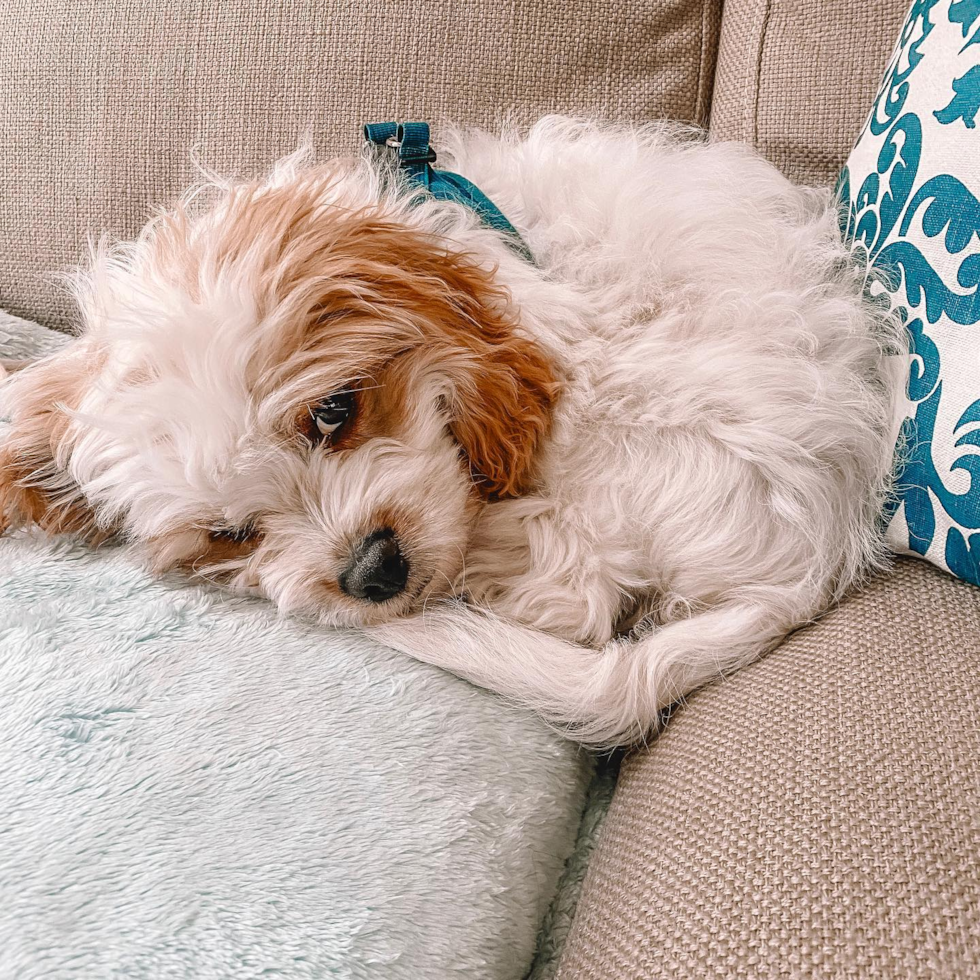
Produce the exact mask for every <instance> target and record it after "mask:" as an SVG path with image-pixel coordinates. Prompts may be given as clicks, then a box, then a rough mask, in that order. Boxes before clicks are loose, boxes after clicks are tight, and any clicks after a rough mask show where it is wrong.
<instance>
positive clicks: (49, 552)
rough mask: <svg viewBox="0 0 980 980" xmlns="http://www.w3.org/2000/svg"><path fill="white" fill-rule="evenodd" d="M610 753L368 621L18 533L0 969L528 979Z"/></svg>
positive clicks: (8, 670) (22, 339)
mask: <svg viewBox="0 0 980 980" xmlns="http://www.w3.org/2000/svg"><path fill="white" fill-rule="evenodd" d="M39 338H40V339H39ZM59 342H60V339H59V338H57V337H52V336H50V335H47V334H45V333H43V332H41V331H40V330H39V328H35V327H33V326H31V325H25V324H23V321H15V320H13V319H12V318H0V354H14V353H17V352H23V351H25V350H26V349H27V348H29V347H30V346H31V345H40V346H44V347H46V348H50V347H52V346H56V345H57V343H59ZM2 437H3V436H2V425H0V439H2ZM591 768H592V764H591V761H590V760H589V759H588V758H587V757H586V756H584V755H583V754H582V753H580V752H579V750H577V749H576V748H575V747H574V746H573V745H571V744H569V743H566V742H563V741H562V740H561V739H559V738H558V737H557V736H555V735H553V734H552V733H551V732H549V731H548V730H547V729H546V728H545V727H544V726H543V725H542V724H541V723H540V722H539V721H538V720H536V719H535V718H534V717H533V716H531V715H530V714H528V713H526V712H525V711H523V710H520V709H517V708H514V707H512V706H509V705H507V704H504V703H502V702H501V701H500V700H498V699H495V698H493V697H491V696H489V695H487V694H486V693H484V692H482V691H479V690H476V689H475V688H472V687H470V686H468V685H467V684H465V683H464V682H462V681H459V680H457V679H455V678H453V677H450V676H449V675H447V674H444V673H442V672H440V671H438V670H435V669H432V668H429V667H426V666H424V665H421V664H417V663H414V662H412V661H410V660H407V659H405V658H404V657H401V656H399V655H397V654H394V653H392V652H390V651H387V650H385V649H382V648H381V647H379V646H377V645H375V644H373V643H371V642H369V641H368V640H366V639H364V638H363V637H360V636H359V635H357V634H354V633H349V632H334V631H325V630H317V629H313V628H311V627H308V626H306V625H304V624H302V623H298V622H292V621H288V620H283V619H280V618H277V616H276V615H275V613H274V611H273V610H272V609H271V608H269V607H268V606H267V605H266V604H264V603H261V602H253V601H243V600H236V599H232V598H229V597H226V596H222V595H220V594H219V593H216V592H213V591H209V590H205V589H203V588H198V587H194V586H189V585H187V584H186V583H183V582H181V581H178V580H174V581H171V582H159V581H155V580H153V579H151V578H150V577H149V576H148V575H147V574H145V573H144V572H143V571H142V570H141V569H140V567H139V566H138V564H137V563H136V562H135V561H134V560H133V559H132V557H131V556H129V555H128V554H127V553H126V552H125V550H124V549H120V548H115V549H113V548H109V549H105V550H102V551H100V552H97V553H93V552H90V551H88V550H87V549H85V548H84V547H82V546H80V545H77V544H74V543H72V542H70V541H66V540H56V541H52V540H48V539H45V538H43V537H40V536H38V535H35V534H23V533H22V534H19V535H15V536H14V537H8V538H4V539H0V772H2V773H3V781H2V789H0V977H4V978H6V977H11V978H13V977H17V978H18V980H33V978H38V980H40V978H42V977H43V978H44V980H62V978H64V980H68V978H72V980H78V978H85V980H100V978H110V977H112V978H116V977H134V978H140V980H163V978H176V977H187V978H195V980H197V978H206V977H214V978H234V980H245V978H251V977H260V976H261V977H281V978H324V977H340V978H372V980H374V978H384V980H401V978H404V980H427V978H432V980H449V978H453V977H460V978H462V977H465V978H467V980H482V978H487V980H491V978H492V980H505V978H507V980H511V978H513V980H517V978H520V977H521V976H523V975H524V974H525V973H526V971H527V969H528V967H529V965H530V963H531V960H532V957H533V953H534V945H535V938H536V935H537V932H538V929H539V927H540V925H541V922H542V919H543V917H544V915H545V912H546V910H547V908H548V904H549V902H550V901H551V899H552V896H553V894H554V890H555V886H556V882H557V880H558V876H559V874H560V872H561V869H562V865H563V862H564V860H565V857H566V855H567V854H568V853H569V851H570V849H571V846H572V843H573V840H574V837H575V831H576V829H577V826H578V822H579V815H580V812H581V809H582V805H583V800H584V793H585V787H586V784H587V782H588V778H589V775H590V772H591Z"/></svg>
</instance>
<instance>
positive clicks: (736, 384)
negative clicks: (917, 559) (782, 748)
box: [0, 118, 899, 745]
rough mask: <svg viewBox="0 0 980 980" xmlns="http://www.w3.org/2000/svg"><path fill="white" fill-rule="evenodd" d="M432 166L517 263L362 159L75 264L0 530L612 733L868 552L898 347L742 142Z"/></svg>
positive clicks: (568, 143) (803, 212)
mask: <svg viewBox="0 0 980 980" xmlns="http://www.w3.org/2000/svg"><path fill="white" fill-rule="evenodd" d="M441 163H442V164H444V165H446V166H447V167H448V168H449V169H452V170H455V171H457V172H459V173H461V174H463V175H465V176H467V177H468V178H470V179H471V180H472V181H474V182H476V183H477V184H478V185H479V186H480V187H481V188H482V190H483V191H484V192H486V193H487V194H488V195H489V197H490V198H492V199H493V200H494V201H495V203H496V204H497V205H498V206H499V207H500V208H501V210H502V211H503V212H504V213H505V214H506V215H507V216H508V218H509V219H510V220H511V221H512V222H513V224H514V225H515V226H516V227H517V228H518V229H519V230H520V233H521V235H522V236H523V237H524V238H525V240H526V242H527V243H528V244H529V246H530V248H531V251H532V252H533V254H534V256H535V259H536V262H535V264H531V263H530V262H528V261H526V260H525V259H523V258H522V257H521V256H520V255H518V254H516V253H515V251H514V249H513V248H512V247H510V243H509V241H508V239H507V236H506V235H503V234H501V233H499V232H497V231H494V230H492V229H491V228H488V227H486V226H485V225H483V224H482V223H481V222H480V220H479V218H478V217H477V216H476V215H475V214H474V213H473V212H472V211H471V210H469V209H467V208H465V207H462V206H460V205H456V204H452V203H446V202H440V201H436V200H432V199H429V200H423V201H418V200H417V197H415V198H413V194H412V192H411V191H409V190H408V189H407V188H406V186H405V185H404V183H403V182H400V181H399V179H398V178H397V177H396V176H395V174H394V173H393V171H392V169H391V167H390V166H388V165H386V163H385V162H384V160H383V159H382V158H381V157H380V156H379V155H377V154H375V155H373V156H372V155H367V156H366V157H365V158H364V159H340V160H333V161H330V162H328V163H326V164H321V165H313V164H311V163H310V162H309V161H308V155H306V154H303V153H300V154H294V155H293V156H291V157H289V158H287V159H286V160H284V161H282V162H281V163H280V164H279V165H278V166H277V167H276V168H275V170H274V171H273V173H272V174H271V175H270V176H269V177H268V179H266V180H262V181H259V182H254V183H226V182H221V181H219V180H211V181H209V182H208V184H207V186H205V187H203V188H197V189H196V190H194V191H193V192H192V193H190V194H188V195H186V196H185V198H184V199H183V200H182V201H181V203H180V204H179V205H178V206H177V207H176V209H175V210H173V211H171V212H168V213H165V214H161V215H159V216H158V217H157V218H155V219H154V220H152V221H151V222H150V223H149V224H148V225H147V227H146V228H145V229H144V230H143V232H142V233H141V234H140V236H139V237H138V238H137V240H136V241H134V242H132V243H129V244H124V245H116V246H112V247H109V246H105V245H103V246H101V247H100V248H99V249H98V250H97V252H96V254H95V256H94V260H93V262H92V265H91V268H90V271H88V272H87V273H86V274H84V275H83V276H80V277H79V282H78V297H79V301H80V306H81V311H82V314H83V317H84V325H85V326H84V331H83V333H82V335H81V336H80V337H79V338H78V339H77V340H76V341H75V342H74V343H73V344H72V345H71V346H70V348H69V349H68V350H67V351H66V352H65V353H63V354H59V355H57V356H54V357H51V358H48V359H46V360H43V361H40V362H38V363H37V364H35V365H33V366H31V367H30V368H28V369H27V370H25V371H22V372H18V373H17V374H15V375H13V376H12V377H11V378H10V379H9V380H8V381H7V382H6V383H5V384H4V386H3V389H2V392H0V397H2V401H3V402H4V405H5V407H6V411H7V413H8V414H9V415H10V416H11V418H12V426H11V429H10V433H9V437H8V438H7V439H6V441H5V443H3V445H2V446H0V527H2V526H16V525H24V524H30V523H34V524H37V525H40V526H41V527H44V528H47V529H49V530H52V531H72V532H78V533H82V534H85V535H88V536H91V537H92V538H94V539H101V538H103V537H106V536H111V535H120V536H122V537H123V538H125V539H126V540H129V541H132V542H134V543H137V544H138V545H140V546H141V547H142V548H144V549H145V550H146V551H147V552H148V553H149V554H150V555H151V556H152V560H153V562H154V564H155V566H156V567H157V568H159V569H166V568H171V567H183V568H186V569H189V570H192V571H194V572H196V573H199V574H201V575H204V576H207V577H209V578H220V579H221V580H222V581H224V582H226V583H227V584H228V585H230V586H232V587H233V588H236V589H241V590H247V591H250V592H258V593H260V594H263V595H265V596H268V597H269V598H270V599H271V600H273V601H274V602H275V603H277V604H278V606H279V607H280V608H281V609H283V610H285V611H289V612H299V613H302V614H311V615H313V616H315V617H317V618H318V619H319V620H320V622H322V623H324V624H327V625H344V626H362V627H367V628H370V629H371V630H372V631H373V632H374V633H375V635H378V636H380V637H382V638H383V639H384V640H386V641H387V642H389V643H391V644H393V645H395V646H396V647H398V648H400V649H402V650H405V651H407V652H408V653H410V654H412V655H414V656H416V657H419V658H421V659H423V660H426V661H429V662H432V663H436V664H439V665H441V666H443V667H445V668H447V669H449V670H451V671H454V672H456V673H458V674H461V675H463V676H465V677H467V678H470V679H471V680H473V681H475V682H477V683H479V684H481V685H484V686H486V687H489V688H491V689H494V690H496V691H499V692H501V693H503V694H505V695H507V696H509V697H511V698H515V699H518V700H520V701H522V702H524V703H526V704H530V705H532V706H533V707H535V708H536V709H537V710H539V711H541V712H542V713H543V714H544V715H545V716H546V717H547V718H548V719H549V720H551V721H552V722H553V723H555V724H558V725H561V726H563V727H565V728H567V730H568V731H569V732H570V733H571V734H572V735H573V736H574V737H577V738H579V739H582V740H583V741H588V742H591V743H594V744H602V745H609V744H614V743H622V742H627V741H630V740H634V739H637V738H642V737H643V736H644V735H645V734H646V733H647V732H649V731H650V730H651V729H652V728H655V727H656V725H657V724H658V717H659V713H660V711H661V709H662V708H664V707H665V706H666V705H668V704H669V703H671V702H672V701H674V700H675V699H677V698H678V697H680V696H682V695H684V694H685V693H686V692H688V691H690V690H692V689H693V688H695V687H696V686H698V685H700V684H703V683H704V682H705V681H707V680H709V679H710V678H713V677H716V676H718V675H719V674H721V673H723V672H725V671H728V670H730V669H732V668H735V667H738V666H739V665H742V664H745V663H747V662H749V661H751V660H752V659H754V658H755V657H758V656H759V655H760V654H761V653H763V652H764V651H766V650H767V649H768V648H770V647H772V646H773V644H775V643H776V642H777V641H778V640H779V639H780V638H781V637H783V636H785V635H786V634H787V633H788V632H789V631H791V630H792V629H794V628H795V627H797V626H799V625H800V624H802V623H805V622H807V621H809V620H811V619H812V618H813V617H815V616H818V615H819V614H820V613H821V612H822V611H823V610H825V609H826V608H827V606H828V604H829V603H831V602H833V601H834V600H835V598H836V597H838V596H840V595H841V593H842V592H843V591H844V590H845V589H847V588H848V587H849V586H851V585H852V584H853V583H854V582H855V581H856V580H857V579H858V578H859V577H860V576H861V575H862V574H863V573H865V572H866V571H867V570H868V569H869V568H870V567H872V566H874V565H876V564H877V563H878V562H879V561H880V559H881V556H882V545H881V540H880V537H879V534H878V532H877V529H876V515H877V514H878V513H879V509H880V507H881V505H882V502H883V499H884V495H885V494H886V492H887V486H888V476H889V472H890V457H891V446H890V442H889V438H888V437H889V428H890V426H889V421H890V417H891V415H892V412H893V406H894V402H895V397H896V390H895V389H896V386H895V384H894V383H893V382H892V381H891V380H890V378H891V373H890V372H889V371H888V370H887V369H886V354H887V353H888V352H889V351H892V352H894V350H897V349H898V344H899V333H898V330H897V328H896V326H895V325H894V324H892V323H891V321H889V320H888V319H886V318H883V317H882V316H881V315H880V314H879V313H877V312H876V310H875V309H874V308H873V307H872V306H871V305H869V304H868V303H867V302H866V301H865V300H864V299H863V298H862V287H863V285H864V283H863V278H862V275H861V274H860V273H859V272H858V271H856V269H855V266H854V263H853V262H852V261H851V259H850V257H849V255H848V251H847V249H846V247H845V246H844V244H843V243H842V241H841V238H840V234H839V231H838V226H837V216H836V212H835V209H834V206H833V203H832V200H831V196H830V194H829V192H828V193H824V192H816V191H812V190H802V189H799V188H797V187H794V186H792V185H791V184H790V183H789V182H788V181H787V180H786V179H784V178H783V177H782V176H780V175H779V174H778V173H777V172H776V171H775V170H774V169H773V168H772V167H771V166H769V165H768V164H767V163H765V162H764V161H763V160H761V159H760V158H759V157H758V156H756V155H754V154H753V153H752V152H751V151H749V150H748V149H746V148H743V147H739V146H735V145H730V144H729V145H726V144H712V143H710V142H704V141H703V140H701V139H699V138H694V137H692V136H690V135H689V134H684V133H679V132H678V131H677V130H676V129H672V128H670V127H667V126H652V127H648V128H643V129H629V128H618V127H609V126H599V125H595V124H591V123H586V122H580V121H570V120H563V119H557V118H548V119H545V120H543V121H542V122H540V123H539V124H538V125H536V126H535V127H534V128H533V129H532V130H531V132H530V134H529V135H528V136H527V137H526V138H523V139H522V138H517V137H515V136H505V137H502V138H496V137H491V136H489V135H486V134H482V133H462V134H456V135H453V136H451V137H450V139H449V145H448V146H447V147H446V148H445V149H444V150H443V152H442V155H441ZM453 596H455V597H465V599H466V604H465V605H464V604H463V603H460V602H458V601H456V602H451V603H450V602H436V601H434V600H437V599H440V598H446V597H453ZM625 634H630V635H625Z"/></svg>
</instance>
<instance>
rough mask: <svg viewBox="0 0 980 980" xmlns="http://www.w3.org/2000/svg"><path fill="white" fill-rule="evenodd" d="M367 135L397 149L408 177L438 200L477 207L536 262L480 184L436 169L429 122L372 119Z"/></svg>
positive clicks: (490, 223) (492, 225) (482, 217)
mask: <svg viewBox="0 0 980 980" xmlns="http://www.w3.org/2000/svg"><path fill="white" fill-rule="evenodd" d="M364 138H365V140H367V142H368V143H370V144H373V145H374V146H387V147H390V148H392V149H394V150H397V151H398V166H399V169H400V170H401V172H402V173H403V174H404V175H405V176H406V177H407V178H408V180H410V181H411V182H412V183H414V184H416V185H417V186H418V187H420V188H421V189H422V190H423V191H425V192H427V193H429V194H431V195H432V196H433V197H434V198H436V200H438V201H455V202H456V203H457V204H463V205H465V206H466V207H468V208H469V209H470V210H471V211H474V212H475V213H476V214H477V216H478V217H479V218H480V220H481V221H482V222H483V223H484V224H485V225H488V226H489V227H490V228H495V229H496V230H497V231H502V232H503V233H504V234H505V235H507V237H508V239H509V241H508V244H509V245H510V246H511V248H513V249H514V251H515V252H517V253H518V255H520V256H522V257H523V258H525V259H527V261H528V262H530V263H532V265H533V263H534V256H533V255H532V254H531V250H530V249H529V248H528V247H527V243H526V242H525V241H524V239H523V238H521V236H520V235H519V234H518V232H517V229H516V228H515V227H514V226H513V225H512V224H511V223H510V222H509V221H508V220H507V218H506V217H504V213H503V212H502V211H501V210H500V208H498V207H497V205H496V204H494V203H493V201H491V200H490V198H489V197H487V196H486V194H484V193H483V191H481V190H480V188H479V187H477V186H476V184H474V183H473V182H472V181H469V180H467V179H466V178H465V177H463V176H461V175H460V174H454V173H451V172H450V171H448V170H433V169H432V164H433V163H435V162H436V155H435V151H434V150H433V149H432V148H431V146H430V145H429V124H428V123H424V122H409V123H402V124H399V123H393V122H384V123H371V124H369V125H367V126H365V127H364Z"/></svg>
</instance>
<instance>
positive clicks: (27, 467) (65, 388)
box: [0, 347, 101, 538]
mask: <svg viewBox="0 0 980 980" xmlns="http://www.w3.org/2000/svg"><path fill="white" fill-rule="evenodd" d="M90 363H91V362H90V361H89V359H88V358H87V357H85V356H82V355H81V354H80V352H78V351H77V350H76V349H75V348H74V347H72V348H69V349H68V350H67V351H66V352H65V353H63V354H58V355H55V356H53V357H49V358H46V359H45V360H43V361H40V362H38V363H37V364H36V365H34V366H32V367H30V368H29V369H28V370H25V371H22V372H20V373H18V374H17V376H16V377H14V378H11V379H9V380H7V381H5V382H3V384H4V389H5V390H4V391H3V402H4V404H5V405H6V406H9V409H10V414H11V418H10V424H9V425H6V426H0V533H2V532H3V531H5V530H7V529H8V528H10V527H23V526H27V525H30V524H36V525H38V526H39V527H41V528H43V529H45V530H47V531H50V532H52V533H61V532H72V533H80V534H84V535H86V536H88V537H90V538H98V537H100V536H101V535H99V534H98V533H97V531H96V529H95V519H94V515H93V513H92V511H91V508H90V507H89V506H88V505H87V504H86V502H85V499H84V497H83V496H82V494H81V492H80V491H79V489H78V487H77V486H76V485H75V484H74V482H73V481H72V480H71V478H70V477H69V475H68V474H67V472H66V471H65V468H64V462H65V460H61V461H60V462H59V461H58V460H59V457H60V455H61V454H60V453H59V448H60V447H61V443H62V440H63V438H64V434H65V432H66V429H67V425H68V421H69V419H68V416H67V415H66V412H65V408H66V407H67V408H71V407H74V406H75V405H77V404H78V401H79V399H80V396H81V393H82V390H83V387H84V385H85V384H87V383H88V377H89V371H88V370H87V368H88V366H89V364H90Z"/></svg>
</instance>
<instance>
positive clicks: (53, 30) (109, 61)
mask: <svg viewBox="0 0 980 980" xmlns="http://www.w3.org/2000/svg"><path fill="white" fill-rule="evenodd" d="M720 8H721V0H639V2H636V3H630V4H622V3H618V2H614V0H601V2H598V3H591V4H587V5H584V6H583V5H581V4H575V3H568V2H567V0H534V2H533V3H518V2H516V0H511V2H507V3H502V4H493V3H472V2H466V0H434V2H430V3H392V2H389V0H368V2H365V3H350V2H348V0H324V2H318V3H283V2H282V0H246V2H242V3H203V4H202V3H200V2H199V0H167V2H160V0H153V2H147V0H114V2H112V3H106V2H104V0H5V2H4V3H2V4H0V131H2V132H3V133H4V134H5V139H4V141H3V142H2V144H0V173H2V174H3V179H2V181H0V242H2V243H3V247H2V248H0V304H2V305H4V306H6V307H7V308H8V309H10V310H11V311H13V312H19V313H21V314H22V315H24V316H29V317H32V318H34V319H40V320H42V321H43V322H45V323H47V324H48V325H49V326H59V327H64V326H65V325H66V324H67V323H68V322H69V318H70V312H69V310H70V306H69V303H68V300H67V298H66V296H65V295H64V291H63V290H60V289H59V288H58V287H57V286H55V285H53V284H52V283H50V282H49V281H47V278H46V277H47V276H48V275H49V274H50V273H51V272H52V271H55V270H59V269H61V268H63V267H64V266H65V265H67V264H70V263H73V262H75V261H77V260H78V258H79V256H80V250H81V247H82V244H83V242H84V240H85V237H86V235H87V234H89V233H95V234H98V233H100V232H101V231H103V230H106V229H108V230H111V231H112V232H113V233H116V234H119V235H123V236H127V235H131V234H132V233H133V232H134V231H135V230H136V229H137V228H138V226H139V225H140V223H141V222H142V221H143V220H144V219H145V218H146V216H147V214H148V212H149V210H150V208H151V207H152V206H153V205H157V204H160V203H165V202H167V201H168V200H169V199H170V198H171V197H172V196H173V195H174V194H175V193H176V192H177V191H178V189H179V188H181V187H182V186H183V185H184V184H186V183H187V182H188V181H189V180H191V179H192V166H191V161H190V156H189V150H190V148H191V147H192V145H198V146H199V147H200V150H201V153H202V156H203V157H204V159H205V160H206V162H207V163H208V164H209V165H211V166H213V167H215V168H217V169H218V170H220V171H222V172H240V173H250V172H253V171H254V170H255V169H256V168H260V167H264V166H266V165H267V164H268V163H269V162H270V161H272V160H273V159H274V158H275V157H276V156H278V155H281V154H283V153H284V152H286V151H288V150H289V149H292V148H294V147H295V145H296V142H297V140H298V138H299V136H300V133H301V132H302V130H303V128H304V127H305V126H306V125H307V124H309V125H311V126H312V132H313V136H314V142H315V144H316V145H317V147H318V148H320V149H322V150H323V151H324V152H333V151H345V152H346V151H349V150H351V149H353V148H355V147H356V145H357V143H358V141H359V134H360V125H361V124H362V123H364V122H370V121H373V120H375V119H405V118H428V119H431V120H432V121H433V122H437V121H438V120H439V119H441V118H452V119H456V120H458V121H461V122H468V123H476V124H480V125H492V124H493V123H494V122H495V121H496V120H497V119H499V118H501V117H503V116H504V115H509V116H511V117H512V118H513V119H515V120H516V121H517V122H520V123H524V122H528V121H531V120H533V119H535V118H537V117H539V116H541V115H543V114H546V113H548V112H554V111H560V112H567V113H595V114H598V115H600V116H604V117H608V118H612V119H617V120H630V121H642V120H648V119H651V118H655V117H660V116H671V117H676V118H678V119H684V120H696V121H704V120H705V119H706V117H707V108H708V96H709V93H710V91H711V84H712V78H713V66H714V52H715V49H716V40H717V27H718V23H719V21H720V14H719V10H720ZM435 135H436V141H437V142H438V129H437V130H436V134H435Z"/></svg>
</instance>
